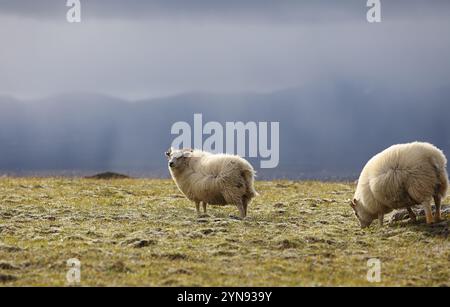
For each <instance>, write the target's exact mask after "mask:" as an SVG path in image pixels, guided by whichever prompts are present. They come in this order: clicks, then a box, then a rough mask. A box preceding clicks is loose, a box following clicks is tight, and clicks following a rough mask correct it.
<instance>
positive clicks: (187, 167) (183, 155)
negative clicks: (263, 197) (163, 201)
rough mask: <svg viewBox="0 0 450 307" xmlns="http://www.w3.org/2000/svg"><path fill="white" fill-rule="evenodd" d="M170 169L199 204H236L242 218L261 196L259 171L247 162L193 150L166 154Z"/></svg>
mask: <svg viewBox="0 0 450 307" xmlns="http://www.w3.org/2000/svg"><path fill="white" fill-rule="evenodd" d="M166 156H167V159H168V161H169V170H170V174H171V175H172V178H173V180H174V181H175V183H176V185H177V186H178V188H179V189H180V191H181V192H182V193H183V194H184V195H185V196H186V197H187V198H188V199H189V200H191V201H193V202H195V205H196V208H197V213H198V214H200V203H202V205H203V212H204V213H206V205H207V204H212V205H226V204H234V205H236V206H237V207H238V209H239V212H240V216H241V218H245V217H246V216H247V207H248V204H249V203H250V201H251V199H252V198H253V197H255V196H257V195H258V193H257V192H256V191H255V188H254V186H253V183H254V177H255V171H254V170H253V167H252V166H251V165H250V163H248V162H247V161H246V160H244V159H242V158H240V157H238V156H232V155H227V154H217V155H216V154H211V153H208V152H204V151H200V150H192V149H181V150H174V149H169V150H168V151H167V152H166Z"/></svg>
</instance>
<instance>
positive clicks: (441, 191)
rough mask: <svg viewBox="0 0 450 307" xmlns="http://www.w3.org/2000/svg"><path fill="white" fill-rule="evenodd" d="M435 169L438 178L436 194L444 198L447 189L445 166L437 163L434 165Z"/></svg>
mask: <svg viewBox="0 0 450 307" xmlns="http://www.w3.org/2000/svg"><path fill="white" fill-rule="evenodd" d="M434 167H435V169H436V175H437V178H438V184H437V187H436V194H438V195H439V196H441V197H442V198H445V197H446V196H447V190H448V174H447V170H446V168H445V166H443V167H441V166H440V165H439V164H437V163H436V164H435V165H434Z"/></svg>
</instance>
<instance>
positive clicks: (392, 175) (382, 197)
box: [352, 142, 448, 226]
mask: <svg viewBox="0 0 450 307" xmlns="http://www.w3.org/2000/svg"><path fill="white" fill-rule="evenodd" d="M446 166H447V159H446V157H445V155H444V154H443V152H442V151H441V150H440V149H438V148H436V147H435V146H433V145H431V144H429V143H419V142H414V143H409V144H399V145H394V146H392V147H390V148H388V149H386V150H384V151H383V152H381V153H379V154H377V155H376V156H374V157H373V158H372V159H371V160H370V161H369V162H368V163H367V164H366V166H365V167H364V169H363V171H362V173H361V176H360V178H359V180H358V186H357V188H356V193H355V196H354V200H353V204H352V206H353V207H354V209H355V211H356V213H357V215H358V218H359V219H360V221H361V224H362V226H367V224H370V222H372V220H374V219H375V218H377V217H378V218H380V219H382V216H383V214H385V213H389V212H391V211H392V210H394V209H399V208H410V207H412V206H415V205H419V204H422V205H424V207H425V210H426V211H427V212H428V211H430V210H431V209H430V208H431V204H430V203H431V201H432V200H433V199H434V200H435V202H436V205H437V209H439V208H438V207H440V201H441V199H442V198H445V196H446V194H447V188H448V175H447V170H446ZM438 203H439V204H438ZM437 214H439V213H437ZM427 222H429V214H427Z"/></svg>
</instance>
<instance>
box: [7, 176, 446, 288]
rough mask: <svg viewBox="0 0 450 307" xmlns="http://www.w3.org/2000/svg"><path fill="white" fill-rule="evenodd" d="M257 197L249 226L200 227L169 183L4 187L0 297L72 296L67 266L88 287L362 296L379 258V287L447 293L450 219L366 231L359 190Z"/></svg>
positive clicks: (207, 221) (221, 216)
mask: <svg viewBox="0 0 450 307" xmlns="http://www.w3.org/2000/svg"><path fill="white" fill-rule="evenodd" d="M256 188H257V190H258V191H259V192H260V194H261V196H260V197H258V198H256V199H255V200H254V201H253V203H252V204H251V205H250V208H249V217H248V218H247V219H246V220H244V221H240V220H237V219H236V218H234V217H233V216H235V215H238V211H237V209H236V208H234V207H232V206H227V207H211V206H210V207H209V212H208V214H209V216H205V217H197V215H196V212H195V206H194V205H193V204H192V203H190V202H189V201H187V200H186V199H184V198H183V197H182V196H181V194H180V193H179V192H178V190H177V188H176V187H175V185H174V184H173V182H172V181H169V180H140V179H136V180H134V179H124V180H111V181H101V180H87V179H58V178H52V179H31V178H25V179H12V178H3V179H0V286H22V285H31V286H64V285H66V284H67V281H66V273H67V270H68V267H67V265H66V261H67V260H68V259H69V258H77V259H79V260H80V261H81V285H82V286H121V285H129V286H322V285H323V286H365V285H374V284H369V283H368V282H367V280H366V274H367V260H368V259H369V258H372V257H376V258H379V259H380V260H381V262H382V274H381V278H382V280H381V283H380V284H377V285H392V286H399V285H411V286H412V285H429V286H442V285H447V286H448V285H450V243H449V239H448V233H449V230H448V229H449V225H450V221H449V218H450V217H449V216H448V214H447V213H446V214H444V215H443V218H444V219H446V222H443V223H440V224H437V225H434V226H427V225H425V224H424V220H423V218H421V220H420V221H419V223H418V224H413V223H411V222H409V221H399V222H394V223H387V225H385V226H384V227H383V228H380V227H378V226H377V225H373V226H372V227H371V228H369V229H365V230H361V229H360V228H359V226H358V223H357V220H356V218H355V217H354V215H353V213H352V211H351V208H350V206H349V205H348V199H350V198H351V197H352V196H353V190H354V186H353V184H346V183H321V182H292V181H273V182H264V181H263V182H258V183H257V186H256ZM444 203H446V204H448V203H449V199H447V200H446V202H444ZM387 219H388V218H386V220H387Z"/></svg>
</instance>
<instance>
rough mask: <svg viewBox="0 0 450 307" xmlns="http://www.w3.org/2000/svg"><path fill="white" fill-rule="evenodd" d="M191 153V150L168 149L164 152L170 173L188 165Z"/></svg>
mask: <svg viewBox="0 0 450 307" xmlns="http://www.w3.org/2000/svg"><path fill="white" fill-rule="evenodd" d="M192 152H193V150H192V149H172V148H171V149H169V150H168V151H167V152H166V157H167V161H168V166H169V169H170V170H171V171H177V170H178V171H180V170H182V169H184V168H185V167H186V166H187V165H188V164H189V159H190V158H191V157H192Z"/></svg>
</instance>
